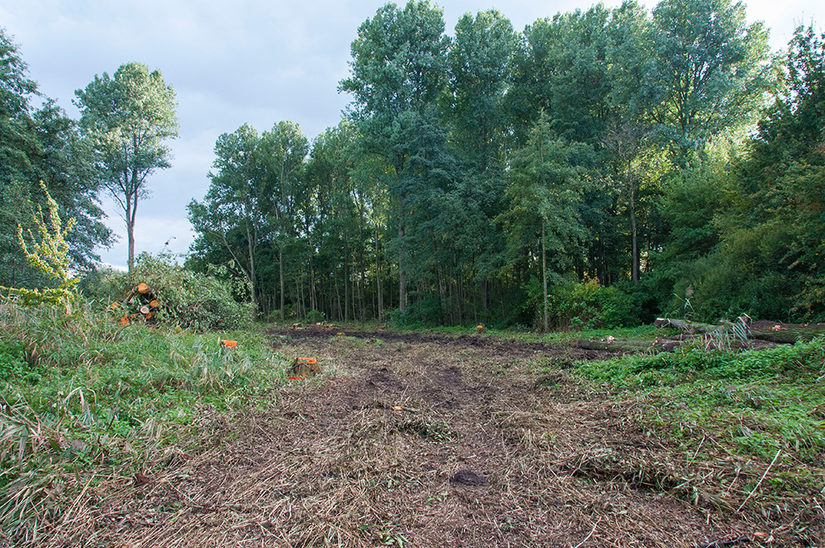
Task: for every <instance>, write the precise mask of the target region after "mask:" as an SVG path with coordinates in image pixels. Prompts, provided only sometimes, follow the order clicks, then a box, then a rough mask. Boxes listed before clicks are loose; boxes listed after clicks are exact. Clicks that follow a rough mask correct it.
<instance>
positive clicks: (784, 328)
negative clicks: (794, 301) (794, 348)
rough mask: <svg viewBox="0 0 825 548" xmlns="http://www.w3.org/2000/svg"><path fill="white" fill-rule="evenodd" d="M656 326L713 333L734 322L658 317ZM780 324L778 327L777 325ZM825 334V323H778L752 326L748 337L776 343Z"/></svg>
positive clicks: (728, 327) (726, 328) (808, 338)
mask: <svg viewBox="0 0 825 548" xmlns="http://www.w3.org/2000/svg"><path fill="white" fill-rule="evenodd" d="M654 325H656V327H675V328H676V329H681V330H682V331H693V332H696V333H712V332H720V331H725V330H728V329H730V328H731V327H732V326H733V324H731V323H730V322H724V323H721V324H717V325H714V324H707V323H697V322H688V321H685V320H672V319H669V318H656V322H655V323H654ZM777 326H778V327H777ZM823 335H825V324H813V325H785V324H781V323H776V324H774V325H773V326H770V327H760V328H750V329H749V333H748V337H749V338H751V339H759V340H762V341H770V342H775V343H795V342H796V341H810V340H811V339H813V338H814V337H821V336H823Z"/></svg>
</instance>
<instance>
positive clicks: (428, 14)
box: [340, 1, 449, 312]
mask: <svg viewBox="0 0 825 548" xmlns="http://www.w3.org/2000/svg"><path fill="white" fill-rule="evenodd" d="M448 45H449V39H448V38H447V37H446V36H445V35H444V19H443V16H442V12H441V10H440V9H438V8H435V7H432V6H430V4H429V2H426V1H423V2H422V1H418V2H414V1H411V2H409V3H408V4H407V5H406V6H405V7H404V8H403V9H401V8H398V7H397V6H396V5H395V4H387V5H385V6H383V7H382V8H379V9H378V11H377V12H376V13H375V16H374V17H373V18H372V19H367V20H366V21H365V22H364V23H363V24H361V26H360V27H359V28H358V36H357V38H356V39H355V40H354V41H353V42H352V47H351V50H352V61H351V62H350V77H349V78H346V79H344V80H342V81H341V86H340V87H341V90H343V91H347V92H350V93H352V95H353V97H354V99H355V101H354V105H353V107H354V108H353V111H352V115H353V116H354V117H355V118H356V119H358V120H359V121H360V123H361V129H362V132H363V134H364V136H365V138H366V139H367V141H368V143H369V145H368V146H369V149H370V151H371V152H374V153H377V154H380V155H383V156H384V157H385V158H386V161H387V163H388V164H390V165H391V166H392V169H393V171H394V180H393V181H392V184H391V185H390V194H391V197H392V201H393V207H392V210H393V216H394V221H395V223H394V224H395V225H396V228H397V238H396V242H395V244H396V245H395V247H396V249H397V257H398V259H397V260H398V286H399V309H400V310H401V311H402V312H403V311H404V308H405V306H406V301H407V271H408V268H409V266H408V264H407V261H408V254H409V251H410V250H409V245H408V242H407V240H408V235H407V232H408V230H409V228H410V227H409V224H408V217H409V215H410V211H409V210H410V207H411V201H412V199H413V197H412V196H411V195H410V194H411V191H412V190H413V189H412V188H411V186H413V185H414V180H415V178H416V176H417V174H415V173H412V172H411V162H410V160H411V158H412V156H414V155H416V153H417V146H418V145H417V142H419V139H420V137H421V135H420V133H419V130H421V128H424V127H433V122H434V121H435V101H436V99H437V98H438V96H439V95H440V94H441V93H442V91H443V88H444V83H445V78H446V72H445V67H446V63H447V47H448ZM412 164H413V167H412V169H414V170H417V169H418V168H419V167H420V164H418V163H415V162H413V163H412Z"/></svg>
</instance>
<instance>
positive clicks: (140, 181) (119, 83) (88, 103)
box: [75, 63, 178, 270]
mask: <svg viewBox="0 0 825 548" xmlns="http://www.w3.org/2000/svg"><path fill="white" fill-rule="evenodd" d="M75 95H76V96H77V106H78V108H79V109H80V114H81V118H80V127H81V128H82V130H83V133H84V136H85V138H86V140H87V141H88V143H89V146H90V147H91V150H92V151H93V158H94V160H93V161H94V166H95V168H96V170H97V175H98V176H99V178H100V180H101V181H102V184H103V185H104V186H105V188H107V189H108V190H109V192H110V193H111V195H112V197H113V198H114V199H115V202H116V203H117V204H118V206H119V207H120V208H121V210H122V211H123V218H124V219H125V221H126V233H127V239H128V247H129V257H128V259H129V269H130V270H131V269H132V267H133V266H134V260H135V246H134V243H135V240H134V228H135V218H136V215H137V205H138V201H139V200H140V198H142V197H144V196H145V195H146V192H147V189H146V183H147V177H148V176H149V175H150V174H152V173H153V172H154V171H156V170H157V169H162V168H167V167H169V147H168V146H167V145H166V144H164V142H165V141H166V140H168V139H170V138H173V137H176V136H177V134H178V120H177V117H176V113H175V110H176V108H177V104H176V102H175V91H174V90H173V89H172V87H171V86H169V85H168V84H166V82H164V81H163V76H162V75H161V73H160V71H157V70H155V71H152V72H149V69H148V68H147V67H146V66H145V65H142V64H140V63H127V64H124V65H121V66H120V67H119V68H118V69H117V71H115V74H114V76H111V77H110V76H109V75H108V74H107V73H105V72H104V73H103V76H97V75H96V76H95V78H94V80H93V81H92V82H91V83H89V85H88V86H86V88H85V89H83V90H77V91H76V92H75Z"/></svg>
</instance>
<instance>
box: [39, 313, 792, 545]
mask: <svg viewBox="0 0 825 548" xmlns="http://www.w3.org/2000/svg"><path fill="white" fill-rule="evenodd" d="M272 336H273V342H274V344H275V346H276V347H277V348H278V350H279V351H280V352H282V353H283V354H284V355H285V356H286V357H287V358H294V357H297V356H311V357H315V358H317V359H318V360H319V362H320V363H321V364H322V366H323V367H324V369H325V372H324V374H322V375H321V376H320V377H316V378H314V379H311V380H309V381H307V382H300V381H296V382H294V383H292V384H291V385H290V386H288V387H286V388H284V389H278V390H277V391H273V393H272V394H271V401H270V402H266V405H265V406H264V407H263V408H262V409H261V410H259V411H255V412H252V413H251V414H249V415H247V416H244V417H238V418H236V419H235V420H231V421H224V422H220V421H218V424H211V425H210V428H212V431H211V432H212V433H211V440H212V443H213V446H212V448H211V449H208V450H206V451H204V452H202V453H201V454H199V455H197V456H194V457H187V456H183V458H180V457H179V458H177V459H176V460H175V461H173V462H171V463H170V464H169V466H167V467H166V468H164V469H163V471H162V472H160V473H158V474H156V475H154V476H152V475H149V476H144V475H140V476H137V477H135V478H128V479H124V481H123V482H122V485H121V487H120V488H119V489H115V490H114V491H113V492H112V493H110V494H108V495H107V496H106V497H105V498H104V499H103V500H100V501H97V502H96V503H95V504H94V505H89V506H88V507H86V508H82V509H78V510H77V511H76V516H77V518H76V523H77V525H76V526H75V527H74V528H72V527H67V528H65V529H64V530H63V532H62V534H61V535H60V536H59V537H57V538H55V539H53V543H54V544H55V545H78V544H84V545H119V546H323V545H333V546H378V545H391V546H402V545H409V546H438V547H441V546H457V547H458V546H461V547H471V546H480V547H487V546H531V547H534V546H547V547H553V546H559V547H562V546H564V547H579V546H611V547H612V546H617V547H618V546H623V547H624V546H690V547H694V546H702V547H708V548H710V547H716V546H736V545H740V544H745V543H747V544H748V545H749V546H756V545H760V543H761V542H764V539H765V538H767V536H768V535H767V534H765V535H764V536H762V537H760V536H759V535H760V534H761V533H762V531H764V530H765V523H764V522H763V521H762V518H761V516H756V515H752V514H749V513H748V512H745V513H738V512H736V511H735V510H734V509H733V508H725V506H724V504H723V505H721V506H720V505H719V504H713V503H712V501H709V500H705V498H704V497H703V496H702V493H701V491H700V490H690V489H689V486H690V478H691V477H694V476H696V477H698V476H699V475H701V474H702V473H703V471H704V468H703V465H702V464H701V463H693V462H692V463H686V462H685V461H687V460H688V456H685V455H683V454H680V453H679V452H678V451H677V450H676V449H675V447H673V446H672V445H671V443H670V442H668V441H666V439H665V438H659V437H658V436H657V435H654V434H651V432H650V431H649V430H646V429H645V428H644V427H643V425H644V421H642V420H639V417H640V413H641V411H640V409H638V408H637V406H636V405H635V404H632V403H621V402H618V401H617V400H615V399H614V398H611V397H610V395H609V394H606V393H604V392H600V391H597V390H596V389H593V388H589V387H588V386H587V385H586V384H585V383H583V382H582V381H581V380H580V379H577V378H575V377H572V376H570V375H569V373H568V372H567V371H566V370H565V367H566V366H567V365H569V364H570V363H571V361H572V360H578V359H604V358H607V357H610V356H609V355H608V354H600V353H598V352H596V351H585V350H581V349H578V348H575V347H571V346H550V345H545V344H539V343H518V342H514V341H503V340H500V339H493V338H486V337H476V336H464V337H458V338H454V337H448V336H434V335H416V334H408V335H405V334H394V333H386V332H380V333H379V332H374V333H349V334H348V335H347V336H339V335H336V333H335V332H334V331H329V330H323V329H318V330H303V331H294V332H282V333H273V335H272ZM614 356H615V355H614ZM537 364H543V365H546V366H549V367H548V368H547V369H545V370H537V369H536V365H537ZM756 472H757V473H759V472H761V471H756ZM685 478H687V479H685ZM680 484H681V485H680ZM788 531H790V529H788V530H787V531H786V535H785V536H784V537H782V531H781V527H780V528H779V529H777V528H776V527H775V524H774V531H772V532H774V533H775V534H776V538H777V542H778V544H773V545H774V546H776V545H779V546H792V545H799V544H798V543H797V542H796V541H793V539H792V537H791V536H788V535H789V534H790V533H789V532H788ZM780 538H782V539H783V540H781V541H779V539H780ZM760 539H762V540H760ZM791 542H793V544H791Z"/></svg>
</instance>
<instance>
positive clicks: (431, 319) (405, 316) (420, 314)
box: [389, 295, 443, 327]
mask: <svg viewBox="0 0 825 548" xmlns="http://www.w3.org/2000/svg"><path fill="white" fill-rule="evenodd" d="M389 318H390V323H391V324H392V325H394V326H396V327H434V326H437V325H441V324H442V320H443V318H442V310H441V299H440V298H439V297H438V296H437V295H427V296H425V297H424V298H423V299H421V300H420V301H413V302H411V303H410V304H408V305H407V307H406V309H405V310H404V312H403V313H402V312H401V311H400V310H397V309H396V310H393V311H391V312H390V314H389Z"/></svg>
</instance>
